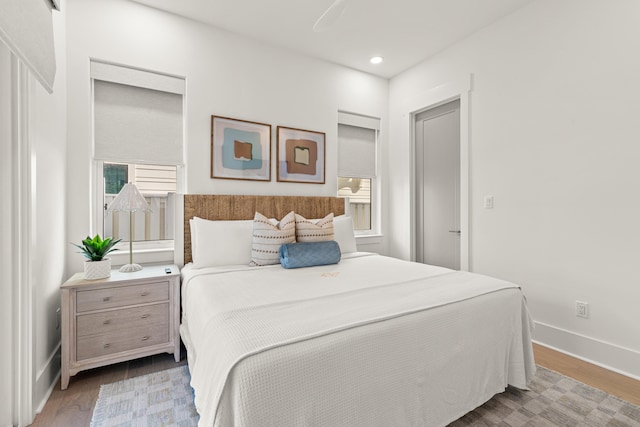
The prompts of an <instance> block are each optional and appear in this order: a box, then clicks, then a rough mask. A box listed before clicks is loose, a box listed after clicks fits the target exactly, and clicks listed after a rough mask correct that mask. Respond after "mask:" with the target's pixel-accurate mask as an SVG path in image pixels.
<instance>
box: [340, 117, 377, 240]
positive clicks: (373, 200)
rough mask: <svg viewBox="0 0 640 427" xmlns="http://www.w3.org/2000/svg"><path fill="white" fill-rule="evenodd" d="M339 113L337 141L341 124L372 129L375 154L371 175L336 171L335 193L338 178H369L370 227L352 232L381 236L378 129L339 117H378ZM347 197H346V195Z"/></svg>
mask: <svg viewBox="0 0 640 427" xmlns="http://www.w3.org/2000/svg"><path fill="white" fill-rule="evenodd" d="M338 113H339V118H338V122H337V124H338V126H337V128H338V144H339V143H340V142H339V135H340V132H339V129H340V125H343V126H352V127H362V128H365V129H370V130H373V131H374V136H375V141H374V150H375V153H374V156H375V174H374V175H373V176H343V175H340V171H338V173H337V174H336V194H337V192H338V188H337V187H338V178H360V179H370V180H371V189H370V204H371V207H370V209H371V219H370V221H371V228H370V229H369V230H354V234H355V236H356V239H359V238H371V237H380V236H382V230H381V223H382V221H381V212H382V206H381V203H380V200H381V197H380V195H381V186H380V178H379V172H380V129H379V128H376V127H372V126H367V125H364V124H358V125H357V126H356V125H355V124H354V123H349V122H348V121H347V120H341V119H340V117H341V116H343V115H348V116H352V117H353V116H356V117H360V118H363V119H364V121H365V122H367V121H369V120H378V121H380V119H379V118H375V117H370V116H365V115H362V114H357V113H350V112H346V111H338ZM346 198H348V197H346ZM347 206H348V207H349V205H348V204H347ZM347 214H349V215H350V214H351V212H350V211H347Z"/></svg>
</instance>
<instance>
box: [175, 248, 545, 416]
mask: <svg viewBox="0 0 640 427" xmlns="http://www.w3.org/2000/svg"><path fill="white" fill-rule="evenodd" d="M182 301H183V302H182V304H183V324H182V326H181V335H182V337H183V340H184V341H185V344H186V346H187V350H188V359H189V368H190V371H191V375H192V380H191V384H192V386H193V388H194V390H195V403H196V408H197V410H198V412H199V414H200V423H199V425H200V426H225V427H227V426H260V427H263V426H278V427H282V426H413V425H416V426H418V425H419V426H423V425H425V426H427V425H428V426H431V425H434V426H438V425H446V424H447V423H449V422H451V421H453V420H455V419H457V418H459V417H460V416H462V415H463V414H464V413H466V412H468V411H469V410H471V409H473V408H475V407H477V406H479V405H481V404H482V403H484V402H485V401H487V400H488V399H490V398H491V397H492V396H493V395H494V394H495V393H498V392H501V391H503V390H504V388H505V387H506V385H507V384H511V385H514V386H516V387H519V388H526V385H527V383H528V381H529V379H530V377H531V375H533V373H534V371H535V365H534V363H533V355H532V349H531V338H530V332H531V331H530V328H531V325H532V322H531V320H530V318H529V314H528V311H527V308H526V304H525V302H524V298H523V296H522V293H521V291H520V289H519V288H518V287H517V286H516V285H514V284H512V283H509V282H505V281H501V280H497V279H493V278H489V277H486V276H482V275H477V274H472V273H466V272H457V271H452V270H448V269H445V268H440V267H434V266H428V265H424V264H417V263H410V262H406V261H401V260H397V259H394V258H389V257H383V256H380V255H374V254H365V253H356V254H348V255H345V256H344V257H343V259H342V261H341V262H340V263H339V264H337V265H329V266H321V267H311V268H301V269H294V270H285V269H283V268H282V267H281V266H279V265H275V266H268V267H245V266H235V267H234V266H230V267H217V268H207V269H198V270H196V269H192V268H189V266H186V267H185V268H184V269H183V285H182Z"/></svg>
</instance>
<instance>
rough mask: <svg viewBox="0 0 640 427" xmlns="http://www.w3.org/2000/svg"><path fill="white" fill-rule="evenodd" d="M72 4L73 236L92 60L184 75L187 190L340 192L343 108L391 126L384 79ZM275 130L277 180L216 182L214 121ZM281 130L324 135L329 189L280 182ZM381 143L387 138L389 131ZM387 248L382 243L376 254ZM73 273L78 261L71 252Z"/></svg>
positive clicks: (85, 3) (131, 13) (72, 234)
mask: <svg viewBox="0 0 640 427" xmlns="http://www.w3.org/2000/svg"><path fill="white" fill-rule="evenodd" d="M67 8H68V35H67V37H68V75H69V87H68V95H69V97H68V112H69V116H68V117H69V158H68V161H69V165H70V168H69V179H68V194H69V199H68V206H69V215H68V222H67V224H68V239H69V240H71V241H76V240H79V239H81V238H83V237H84V236H86V234H87V233H88V232H90V231H91V232H92V233H93V232H95V231H94V230H91V228H90V227H91V224H90V217H91V211H90V209H91V206H90V200H91V197H90V187H91V182H90V177H91V171H90V165H91V135H92V133H91V116H90V105H91V94H90V82H89V58H96V59H102V60H106V61H111V62H115V63H120V64H125V65H130V66H135V67H140V68H144V69H150V70H155V71H159V72H164V73H169V74H174V75H178V76H183V77H186V80H187V94H186V100H187V106H186V116H187V123H186V165H187V174H186V180H187V181H186V191H187V192H189V193H213V194H263V195H289V194H292V195H295V194H299V195H303V194H304V195H326V196H330V195H335V194H336V171H337V148H336V138H337V112H338V110H339V109H341V110H347V111H353V112H357V113H361V114H367V115H371V116H376V117H380V118H381V119H382V124H383V127H385V128H386V125H387V112H388V110H387V107H388V81H387V80H385V79H381V78H377V77H374V76H371V75H368V74H365V73H361V72H358V71H354V70H351V69H347V68H344V67H340V66H337V65H333V64H329V63H327V62H323V61H319V60H315V59H311V58H307V57H305V56H301V55H298V54H295V53H291V52H289V51H286V50H282V49H278V48H274V47H270V46H267V45H264V44H262V43H260V42H259V41H253V40H249V39H246V38H243V37H240V36H236V35H234V34H231V33H228V32H225V31H222V30H218V29H215V28H212V27H209V26H205V25H203V24H199V23H196V22H194V21H190V20H186V19H183V18H179V17H177V16H174V15H170V14H167V13H164V12H160V11H157V10H154V9H150V8H147V7H145V6H142V5H140V4H136V3H133V2H128V1H123V0H115V1H109V2H103V1H97V0H82V1H80V0H70V1H69V2H68V4H67ZM214 114H215V115H222V116H227V117H233V118H238V119H245V120H253V121H257V122H262V123H270V124H271V125H272V126H273V136H272V137H273V141H272V180H271V182H266V183H265V182H255V181H234V180H221V179H215V180H214V179H211V178H210V144H211V141H210V126H211V115H214ZM277 125H283V126H291V127H297V128H302V129H310V130H315V131H323V132H326V148H327V164H326V174H325V177H326V184H325V185H311V184H294V183H278V182H276V177H275V155H276V149H275V129H276V126H277ZM381 140H382V143H383V144H384V143H385V141H386V132H382V134H381ZM377 249H378V250H381V251H382V250H383V248H382V246H379V247H378V248H377ZM68 254H69V257H68V264H67V265H68V270H69V273H71V272H73V271H77V270H79V269H81V265H82V264H81V263H82V260H81V257H80V256H79V255H77V254H75V253H74V252H73V250H72V249H70V250H69V251H68Z"/></svg>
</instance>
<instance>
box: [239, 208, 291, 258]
mask: <svg viewBox="0 0 640 427" xmlns="http://www.w3.org/2000/svg"><path fill="white" fill-rule="evenodd" d="M295 241H296V217H295V214H294V213H293V211H291V212H289V213H288V214H287V215H285V217H284V218H282V219H281V220H280V222H279V223H277V224H275V225H274V224H273V222H272V221H271V220H269V218H267V217H266V216H264V215H262V214H261V213H260V212H256V214H255V215H254V217H253V243H252V245H251V263H250V264H249V265H252V266H262V265H272V264H280V255H279V253H280V252H279V251H280V246H282V245H283V244H284V243H293V242H295Z"/></svg>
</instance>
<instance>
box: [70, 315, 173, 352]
mask: <svg viewBox="0 0 640 427" xmlns="http://www.w3.org/2000/svg"><path fill="white" fill-rule="evenodd" d="M167 342H169V324H168V323H166V324H164V325H155V326H153V327H150V328H149V327H142V328H130V329H124V330H120V331H116V332H113V333H108V334H103V335H97V336H90V337H85V338H78V347H77V349H76V358H77V360H85V359H91V358H93V357H99V356H105V355H108V354H114V353H119V352H121V351H127V350H135V349H137V348H141V347H149V346H152V345H156V344H163V343H167Z"/></svg>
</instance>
